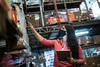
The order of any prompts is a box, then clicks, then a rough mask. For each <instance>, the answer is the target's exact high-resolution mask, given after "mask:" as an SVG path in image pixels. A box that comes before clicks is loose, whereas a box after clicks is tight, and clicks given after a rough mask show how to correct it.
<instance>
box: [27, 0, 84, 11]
mask: <svg viewBox="0 0 100 67" xmlns="http://www.w3.org/2000/svg"><path fill="white" fill-rule="evenodd" d="M81 2H82V1H74V2H59V3H57V6H58V9H65V7H64V4H66V6H67V9H71V8H79V6H80V4H81ZM43 6H44V11H49V10H55V8H54V3H44V5H43ZM26 8H27V10H28V11H27V12H37V11H40V10H36V9H40V5H29V6H27V7H26Z"/></svg>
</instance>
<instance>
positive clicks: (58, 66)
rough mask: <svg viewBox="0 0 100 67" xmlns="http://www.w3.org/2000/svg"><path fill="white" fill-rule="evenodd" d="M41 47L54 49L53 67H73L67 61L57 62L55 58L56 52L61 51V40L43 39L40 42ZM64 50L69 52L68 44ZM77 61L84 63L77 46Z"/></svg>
mask: <svg viewBox="0 0 100 67" xmlns="http://www.w3.org/2000/svg"><path fill="white" fill-rule="evenodd" d="M41 43H42V44H43V45H46V46H49V47H54V56H55V57H54V67H74V65H73V64H70V63H68V62H67V61H59V60H58V57H57V53H56V51H58V50H62V40H47V39H43V40H42V41H41ZM64 50H70V49H69V47H68V44H66V46H65V48H64ZM79 59H82V60H83V63H84V58H83V54H82V50H81V47H80V46H79Z"/></svg>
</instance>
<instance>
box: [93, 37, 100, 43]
mask: <svg viewBox="0 0 100 67" xmlns="http://www.w3.org/2000/svg"><path fill="white" fill-rule="evenodd" d="M93 38H94V44H100V35H95V36H94V37H93Z"/></svg>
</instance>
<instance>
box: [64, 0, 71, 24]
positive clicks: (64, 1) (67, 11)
mask: <svg viewBox="0 0 100 67" xmlns="http://www.w3.org/2000/svg"><path fill="white" fill-rule="evenodd" d="M64 6H65V10H66V12H67V19H68V23H70V20H69V15H68V10H67V5H66V2H65V0H64Z"/></svg>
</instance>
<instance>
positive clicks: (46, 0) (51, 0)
mask: <svg viewBox="0 0 100 67" xmlns="http://www.w3.org/2000/svg"><path fill="white" fill-rule="evenodd" d="M44 2H53V0H44Z"/></svg>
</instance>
